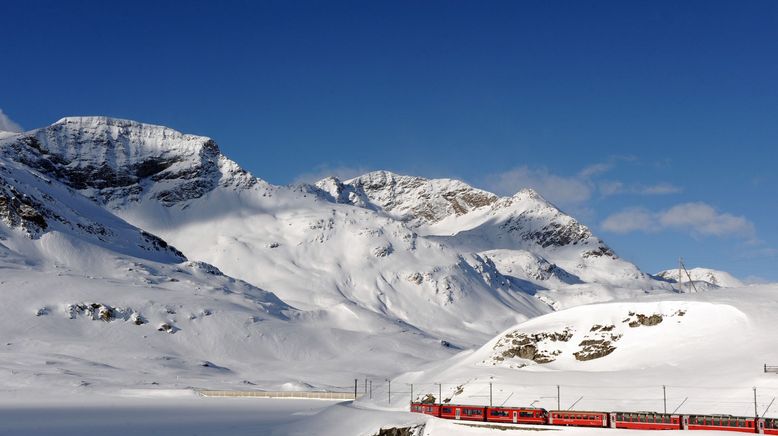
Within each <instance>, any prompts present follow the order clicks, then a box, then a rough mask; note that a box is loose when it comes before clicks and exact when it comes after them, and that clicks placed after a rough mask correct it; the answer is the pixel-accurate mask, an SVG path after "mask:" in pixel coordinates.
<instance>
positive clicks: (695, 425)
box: [687, 415, 765, 433]
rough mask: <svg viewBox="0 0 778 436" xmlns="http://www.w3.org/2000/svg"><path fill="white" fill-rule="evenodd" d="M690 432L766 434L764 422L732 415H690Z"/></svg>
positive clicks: (688, 427) (688, 426)
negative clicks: (714, 431)
mask: <svg viewBox="0 0 778 436" xmlns="http://www.w3.org/2000/svg"><path fill="white" fill-rule="evenodd" d="M688 419H689V423H688V425H687V429H688V430H720V431H738V432H741V433H764V424H765V422H764V420H763V419H756V418H744V417H742V416H730V415H689V417H688Z"/></svg>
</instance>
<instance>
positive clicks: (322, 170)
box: [293, 164, 371, 183]
mask: <svg viewBox="0 0 778 436" xmlns="http://www.w3.org/2000/svg"><path fill="white" fill-rule="evenodd" d="M370 171H371V170H370V169H368V168H366V167H351V166H346V165H337V166H331V165H326V164H324V165H319V166H317V167H316V169H314V170H313V171H310V172H307V173H303V174H300V175H298V176H297V177H295V179H294V181H293V183H316V182H318V181H319V180H321V179H324V178H326V177H331V176H334V177H337V178H338V179H340V180H348V179H352V178H354V177H357V176H361V175H363V174H366V173H369V172H370Z"/></svg>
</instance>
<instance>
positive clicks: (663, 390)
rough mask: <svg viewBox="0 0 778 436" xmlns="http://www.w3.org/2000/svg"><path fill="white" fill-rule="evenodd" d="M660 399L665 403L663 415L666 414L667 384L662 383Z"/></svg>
mask: <svg viewBox="0 0 778 436" xmlns="http://www.w3.org/2000/svg"><path fill="white" fill-rule="evenodd" d="M662 400H663V402H664V403H665V415H667V386H665V385H662Z"/></svg>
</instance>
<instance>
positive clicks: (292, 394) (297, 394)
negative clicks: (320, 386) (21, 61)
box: [197, 389, 355, 401]
mask: <svg viewBox="0 0 778 436" xmlns="http://www.w3.org/2000/svg"><path fill="white" fill-rule="evenodd" d="M197 393H198V394H200V395H202V396H203V397H234V398H243V397H245V398H289V399H309V400H338V401H343V400H354V399H355V398H354V393H353V392H327V391H215V390H207V389H198V390H197Z"/></svg>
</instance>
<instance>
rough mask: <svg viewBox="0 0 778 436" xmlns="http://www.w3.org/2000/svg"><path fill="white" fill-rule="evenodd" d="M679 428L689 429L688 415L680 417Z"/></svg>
mask: <svg viewBox="0 0 778 436" xmlns="http://www.w3.org/2000/svg"><path fill="white" fill-rule="evenodd" d="M681 430H689V415H683V416H682V417H681Z"/></svg>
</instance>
